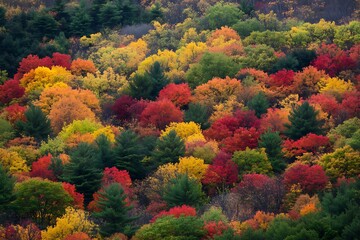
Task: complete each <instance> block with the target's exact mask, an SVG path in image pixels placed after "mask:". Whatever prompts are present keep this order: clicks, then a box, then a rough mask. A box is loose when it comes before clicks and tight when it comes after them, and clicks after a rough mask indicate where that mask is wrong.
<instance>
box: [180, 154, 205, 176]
mask: <svg viewBox="0 0 360 240" xmlns="http://www.w3.org/2000/svg"><path fill="white" fill-rule="evenodd" d="M208 166H209V165H208V164H205V162H204V160H203V159H200V158H195V157H182V158H180V159H179V163H178V164H177V167H178V171H179V172H180V173H184V174H187V175H188V176H189V177H190V178H195V179H197V180H201V179H202V178H203V177H204V175H205V173H206V170H207V168H208Z"/></svg>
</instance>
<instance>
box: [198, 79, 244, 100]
mask: <svg viewBox="0 0 360 240" xmlns="http://www.w3.org/2000/svg"><path fill="white" fill-rule="evenodd" d="M241 90H242V86H241V83H240V81H239V80H237V79H235V78H233V79H231V78H229V77H226V78H224V79H222V78H213V79H212V80H210V81H208V82H207V83H205V84H202V85H200V86H198V87H196V89H195V95H194V101H195V102H199V103H202V104H205V105H209V106H213V105H216V104H219V103H223V102H226V101H227V100H229V98H230V97H231V96H238V95H239V94H240V92H241Z"/></svg>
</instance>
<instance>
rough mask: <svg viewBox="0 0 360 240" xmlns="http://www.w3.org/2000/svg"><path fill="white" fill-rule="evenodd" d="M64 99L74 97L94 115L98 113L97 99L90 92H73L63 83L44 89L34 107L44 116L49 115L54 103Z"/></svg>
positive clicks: (98, 103)
mask: <svg viewBox="0 0 360 240" xmlns="http://www.w3.org/2000/svg"><path fill="white" fill-rule="evenodd" d="M64 97H75V98H76V99H78V100H79V101H81V102H82V103H83V104H85V105H86V106H87V107H88V108H90V109H91V110H92V111H93V112H94V113H97V114H98V113H100V102H99V99H97V97H96V96H95V95H94V93H92V92H91V91H90V90H82V89H80V90H73V89H71V88H70V87H69V86H68V85H66V84H65V83H57V84H55V85H54V86H52V87H47V88H45V89H44V90H43V91H42V93H41V95H40V98H39V100H37V101H36V102H35V106H38V107H40V108H41V110H42V111H43V112H44V113H45V114H49V113H50V111H51V109H52V106H53V105H54V103H56V102H58V101H59V100H60V99H61V98H64Z"/></svg>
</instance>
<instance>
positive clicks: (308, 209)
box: [300, 203, 318, 216]
mask: <svg viewBox="0 0 360 240" xmlns="http://www.w3.org/2000/svg"><path fill="white" fill-rule="evenodd" d="M317 211H318V209H316V206H315V204H314V203H309V204H306V205H305V206H304V207H303V208H302V209H301V210H300V215H301V216H304V215H307V214H309V213H313V212H317Z"/></svg>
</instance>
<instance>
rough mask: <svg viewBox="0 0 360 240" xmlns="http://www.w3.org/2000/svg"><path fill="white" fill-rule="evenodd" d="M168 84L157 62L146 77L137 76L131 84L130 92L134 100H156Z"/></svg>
mask: <svg viewBox="0 0 360 240" xmlns="http://www.w3.org/2000/svg"><path fill="white" fill-rule="evenodd" d="M168 83H169V79H168V78H167V77H166V76H165V75H164V72H163V69H162V67H161V65H160V63H159V62H155V63H154V64H153V65H152V66H151V68H150V70H149V71H147V72H146V73H145V74H144V75H138V74H137V75H135V77H134V79H133V81H131V82H130V92H131V95H132V96H133V97H134V98H138V99H140V98H144V99H150V100H154V99H156V97H157V96H158V95H159V92H160V90H161V89H163V88H164V87H165V86H166V85H167V84H168Z"/></svg>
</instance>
